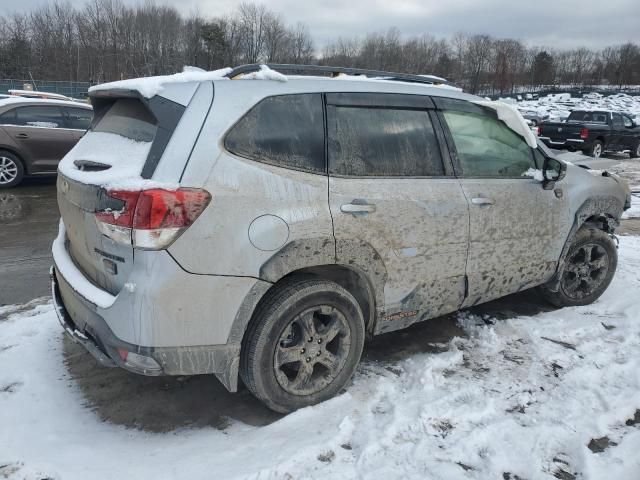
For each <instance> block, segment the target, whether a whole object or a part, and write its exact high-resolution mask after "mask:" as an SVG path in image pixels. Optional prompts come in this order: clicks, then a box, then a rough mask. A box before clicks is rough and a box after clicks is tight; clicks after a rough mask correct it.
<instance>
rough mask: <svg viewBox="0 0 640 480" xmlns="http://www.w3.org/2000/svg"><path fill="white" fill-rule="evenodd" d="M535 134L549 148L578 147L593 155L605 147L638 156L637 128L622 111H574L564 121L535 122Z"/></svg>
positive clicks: (639, 131)
mask: <svg viewBox="0 0 640 480" xmlns="http://www.w3.org/2000/svg"><path fill="white" fill-rule="evenodd" d="M538 137H539V138H540V140H542V142H544V144H545V145H547V146H548V147H550V148H560V149H562V148H566V149H568V150H571V151H573V150H582V151H583V152H584V153H585V154H586V155H590V156H592V157H596V158H598V157H600V155H602V153H603V152H604V151H605V150H609V151H615V152H622V151H625V150H628V151H629V155H630V156H631V158H637V157H640V127H639V126H638V125H636V123H635V122H634V121H633V120H631V117H629V116H628V115H625V114H623V113H617V112H610V111H597V110H594V111H591V110H589V111H585V110H575V111H573V112H571V114H570V115H569V117H568V118H567V121H566V122H563V123H558V122H543V123H541V124H540V125H538Z"/></svg>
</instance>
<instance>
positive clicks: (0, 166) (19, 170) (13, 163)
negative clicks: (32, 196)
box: [0, 150, 24, 188]
mask: <svg viewBox="0 0 640 480" xmlns="http://www.w3.org/2000/svg"><path fill="white" fill-rule="evenodd" d="M23 178H24V167H23V166H22V162H21V161H20V159H19V158H18V157H16V156H15V155H14V154H13V153H11V152H7V151H6V150H0V188H11V187H15V186H16V185H18V184H19V183H20V182H21V181H22V179H23Z"/></svg>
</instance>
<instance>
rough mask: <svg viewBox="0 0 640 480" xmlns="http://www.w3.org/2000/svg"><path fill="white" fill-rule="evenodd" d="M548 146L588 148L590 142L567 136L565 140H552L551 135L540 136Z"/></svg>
mask: <svg viewBox="0 0 640 480" xmlns="http://www.w3.org/2000/svg"><path fill="white" fill-rule="evenodd" d="M538 139H540V140H541V141H542V142H544V144H545V145H546V146H547V147H550V148H562V147H573V148H576V149H582V148H587V147H588V144H587V143H586V142H585V141H584V140H583V139H581V138H567V139H563V140H552V139H551V138H549V137H544V136H542V137H538Z"/></svg>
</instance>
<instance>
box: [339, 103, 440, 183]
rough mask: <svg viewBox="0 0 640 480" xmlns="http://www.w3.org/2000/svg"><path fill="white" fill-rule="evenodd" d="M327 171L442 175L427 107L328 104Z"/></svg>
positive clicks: (425, 175) (373, 174) (421, 175)
mask: <svg viewBox="0 0 640 480" xmlns="http://www.w3.org/2000/svg"><path fill="white" fill-rule="evenodd" d="M327 114H328V133H329V172H330V173H332V174H335V175H352V176H420V177H428V176H440V175H444V168H443V165H442V158H441V156H440V150H439V146H438V142H437V140H436V136H435V133H434V130H433V126H432V124H431V120H430V118H429V113H428V112H427V111H426V110H404V109H394V108H360V107H340V106H332V105H328V106H327Z"/></svg>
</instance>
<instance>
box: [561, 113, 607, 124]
mask: <svg viewBox="0 0 640 480" xmlns="http://www.w3.org/2000/svg"><path fill="white" fill-rule="evenodd" d="M608 117H609V114H608V113H607V112H571V114H570V115H569V118H567V122H589V123H607V118H608Z"/></svg>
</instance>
